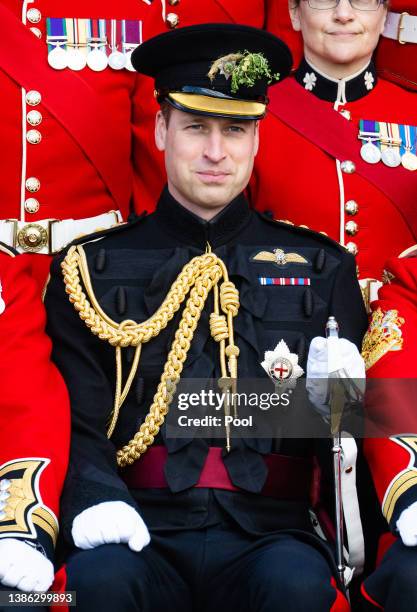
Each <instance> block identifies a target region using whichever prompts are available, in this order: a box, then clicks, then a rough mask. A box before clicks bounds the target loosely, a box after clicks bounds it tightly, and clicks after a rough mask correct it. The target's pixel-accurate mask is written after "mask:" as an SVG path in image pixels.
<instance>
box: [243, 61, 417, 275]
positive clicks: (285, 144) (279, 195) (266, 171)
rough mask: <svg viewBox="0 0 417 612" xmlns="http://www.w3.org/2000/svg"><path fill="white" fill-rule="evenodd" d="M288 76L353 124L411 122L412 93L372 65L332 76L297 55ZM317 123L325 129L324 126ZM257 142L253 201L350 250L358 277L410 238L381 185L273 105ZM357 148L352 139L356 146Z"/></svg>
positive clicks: (410, 176)
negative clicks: (289, 123)
mask: <svg viewBox="0 0 417 612" xmlns="http://www.w3.org/2000/svg"><path fill="white" fill-rule="evenodd" d="M295 78H296V80H297V82H296V83H295V84H294V87H297V83H298V86H299V87H302V88H305V89H307V90H309V91H307V92H306V96H310V95H311V96H315V97H316V103H318V104H320V106H321V108H322V109H323V110H325V111H326V112H327V111H328V112H329V113H332V112H333V107H334V108H337V109H338V111H342V112H343V113H344V114H345V116H346V117H350V121H351V122H352V124H354V125H355V126H358V124H359V120H360V119H369V120H378V121H388V122H395V123H404V124H409V125H413V126H415V125H417V104H416V102H417V98H415V97H414V94H411V93H409V92H406V91H404V90H402V89H401V88H399V87H396V86H395V85H392V84H391V83H388V82H386V81H383V80H381V79H380V80H378V79H377V75H376V72H375V69H374V68H373V66H372V64H371V65H370V66H368V67H367V68H366V69H365V70H364V71H363V72H362V73H361V74H358V75H356V77H355V78H352V79H350V80H346V81H339V82H337V81H334V80H331V79H328V78H326V77H325V76H323V75H321V74H320V73H319V72H318V71H317V70H316V69H314V68H313V67H310V66H309V65H308V64H307V63H306V62H303V63H302V64H301V65H300V68H299V69H298V70H297V72H296V76H295ZM284 85H286V84H285V83H283V85H282V86H284ZM280 87H281V86H280V84H278V85H276V86H275V87H273V88H272V89H271V90H270V97H271V105H272V107H273V108H276V109H278V111H279V101H280ZM345 96H346V98H345ZM317 100H319V102H317ZM345 100H346V101H345ZM338 119H339V121H340V117H338ZM321 127H322V130H323V134H325V133H326V125H321ZM357 129H358V132H359V127H358V128H357ZM334 139H337V135H336V136H335V137H334ZM260 142H261V144H260V151H259V154H258V156H257V158H256V161H255V171H254V175H253V179H252V182H251V200H252V202H253V203H254V205H255V206H257V205H258V203H260V202H262V204H263V206H264V208H266V209H268V208H269V210H271V211H272V212H273V213H274V216H275V217H276V218H279V219H286V220H290V221H292V222H293V223H295V224H298V225H300V224H305V225H308V226H309V227H310V228H311V229H314V230H317V231H324V232H326V233H327V234H328V235H329V236H331V237H332V238H334V239H335V240H338V241H340V242H341V243H342V244H345V245H346V246H348V248H349V250H350V251H351V252H353V253H356V252H357V262H358V265H359V275H360V277H361V278H376V279H379V278H380V277H381V275H382V271H383V265H384V261H385V260H386V257H387V255H388V256H390V255H396V254H399V253H400V252H401V251H403V250H404V249H405V248H407V247H408V246H410V245H411V244H413V243H414V242H415V240H414V238H413V234H412V231H411V228H410V227H409V224H408V221H407V220H406V219H405V218H404V216H403V215H402V214H401V212H400V210H399V209H398V207H397V206H396V205H395V204H394V202H393V201H391V199H390V198H389V197H387V195H386V194H385V193H384V192H383V191H382V190H381V189H378V188H377V187H376V186H375V185H374V184H372V183H371V182H369V181H367V180H366V179H365V178H364V177H362V176H360V175H359V173H358V172H356V171H355V167H352V165H351V164H346V161H348V160H346V159H343V158H342V159H340V160H338V159H336V158H335V157H332V156H330V155H329V154H328V153H327V152H325V151H324V150H323V148H322V147H321V146H319V145H317V144H315V143H313V142H312V141H310V140H307V138H305V137H304V136H303V135H302V133H299V132H296V131H295V130H294V129H292V128H291V127H289V126H287V125H286V124H284V123H283V121H281V120H280V119H278V117H277V115H276V114H275V112H274V111H271V110H270V111H269V114H268V116H267V117H266V119H265V120H264V121H263V123H262V125H261V139H260ZM355 143H356V139H355ZM360 147H361V141H360V140H358V141H357V151H358V153H359V150H360ZM342 162H345V163H342ZM363 164H365V162H363ZM379 166H380V167H381V171H382V172H385V173H387V174H388V175H389V176H390V177H392V181H394V182H395V181H396V177H397V176H399V175H400V174H401V176H403V177H404V176H405V179H403V180H410V181H416V176H415V173H413V172H409V171H406V170H405V169H404V168H402V167H400V168H386V167H385V166H383V164H382V162H380V163H379ZM381 245H383V248H380V246H381Z"/></svg>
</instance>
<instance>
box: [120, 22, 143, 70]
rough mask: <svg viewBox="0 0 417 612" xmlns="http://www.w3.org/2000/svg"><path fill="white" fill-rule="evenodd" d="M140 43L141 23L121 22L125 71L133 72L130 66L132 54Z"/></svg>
mask: <svg viewBox="0 0 417 612" xmlns="http://www.w3.org/2000/svg"><path fill="white" fill-rule="evenodd" d="M141 43H142V22H141V21H128V20H123V21H122V46H123V51H124V54H125V59H126V66H125V68H126V69H127V70H130V72H135V69H134V68H133V66H132V60H131V57H132V53H133V51H134V50H135V49H136V47H138V46H139V45H140V44H141Z"/></svg>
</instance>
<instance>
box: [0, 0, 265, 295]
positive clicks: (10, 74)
mask: <svg viewBox="0 0 417 612" xmlns="http://www.w3.org/2000/svg"><path fill="white" fill-rule="evenodd" d="M30 11H31V12H30ZM48 17H55V18H58V17H62V18H76V19H89V18H96V19H97V18H101V19H116V20H123V19H127V20H141V22H142V39H143V40H145V39H147V38H150V37H152V36H154V35H156V34H158V33H160V32H164V31H167V30H169V29H170V27H171V26H172V25H174V24H175V21H176V19H178V20H179V26H184V25H190V24H193V23H197V22H208V21H224V22H232V21H235V22H238V23H247V24H249V25H254V26H259V27H262V26H263V24H264V0H254V1H253V2H251V3H246V2H238V1H237V0H205V2H203V3H196V2H194V1H193V0H180V2H179V3H178V4H176V5H173V4H172V3H170V2H169V0H163V1H161V0H155V1H154V2H153V3H148V2H146V1H145V0H122V1H121V2H110V1H108V0H104V1H102V0H100V1H99V0H91V1H90V2H83V1H82V0H74V2H71V3H69V4H65V3H57V2H54V1H53V0H33V2H27V1H24V2H17V0H3V1H2V2H1V4H0V68H1V70H0V90H1V92H2V114H1V119H0V125H1V133H2V146H3V151H5V152H7V155H4V156H3V158H2V165H1V173H2V177H3V178H2V185H3V188H2V204H1V206H2V210H1V213H0V219H19V220H21V221H26V222H37V221H39V220H43V219H71V218H74V219H82V218H86V217H93V216H96V215H99V214H101V213H105V212H107V211H109V210H112V209H119V210H120V211H121V212H122V215H123V217H124V218H126V216H127V215H128V212H129V207H130V205H131V203H132V196H134V207H135V209H136V210H137V211H142V210H144V209H146V208H148V209H150V208H152V207H153V205H154V202H155V200H156V198H157V197H158V196H159V193H160V191H161V187H162V186H163V184H164V183H165V171H164V168H163V160H162V156H161V155H160V154H159V153H158V152H157V151H156V148H155V146H154V144H153V124H154V113H155V111H156V110H157V107H156V105H155V103H153V91H152V90H153V86H152V85H151V84H150V82H148V83H147V85H146V86H145V85H143V82H142V81H141V80H140V77H138V75H137V74H136V73H134V72H129V71H128V70H126V69H123V70H113V69H112V68H110V67H107V68H105V70H103V71H102V72H94V71H92V70H91V69H90V68H88V67H86V68H84V69H82V70H80V71H78V72H74V71H72V70H70V69H68V68H66V69H64V70H54V69H53V68H51V67H50V66H49V64H48V62H47V56H48V48H47V43H46V36H47V33H46V27H47V18H48ZM38 37H39V38H38ZM29 91H32V92H33V91H35V92H38V93H39V94H40V101H38V102H36V100H35V102H36V103H35V105H34V106H31V105H30V103H28V102H27V100H26V98H25V96H26V94H27V93H28V92H29ZM32 104H33V101H32ZM30 111H36V113H40V115H37V114H36V113H35V118H36V119H35V120H36V121H39V123H37V124H36V125H31V124H30V123H29V121H28V113H29V112H30ZM33 114H34V113H33V112H32V115H31V117H32V116H33ZM30 130H37V131H38V132H39V133H40V135H41V141H40V142H39V143H38V144H32V143H30V142H28V141H27V139H26V137H27V134H28V132H29V131H30ZM29 178H30V179H37V181H38V186H37V188H36V190H35V191H29V190H28V189H27V185H26V180H27V179H29ZM33 183H35V186H36V181H32V184H33ZM29 199H30V202H27V200H29ZM33 200H36V202H35V203H34V202H33ZM32 263H33V268H34V270H35V269H36V270H35V274H36V275H37V277H38V278H39V280H40V282H41V283H42V282H43V281H44V280H45V278H46V275H47V269H48V267H49V257H48V256H46V255H35V256H34V257H33V262H32Z"/></svg>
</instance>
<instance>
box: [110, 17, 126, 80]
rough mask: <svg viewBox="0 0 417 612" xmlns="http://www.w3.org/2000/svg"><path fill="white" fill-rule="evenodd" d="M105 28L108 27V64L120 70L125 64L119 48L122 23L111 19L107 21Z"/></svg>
mask: <svg viewBox="0 0 417 612" xmlns="http://www.w3.org/2000/svg"><path fill="white" fill-rule="evenodd" d="M107 28H108V29H110V55H109V66H110V68H113V70H122V69H123V68H124V67H125V65H126V58H125V56H124V55H123V53H122V52H121V51H119V48H123V47H122V45H123V40H122V23H121V21H116V19H111V20H109V21H108V22H107Z"/></svg>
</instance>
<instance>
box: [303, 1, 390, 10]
mask: <svg viewBox="0 0 417 612" xmlns="http://www.w3.org/2000/svg"><path fill="white" fill-rule="evenodd" d="M305 2H308V6H309V7H310V8H312V9H317V10H319V11H328V10H330V9H334V8H336V7H337V6H338V5H339V2H340V0H305ZM349 2H350V6H351V7H352V8H353V9H356V10H358V11H377V10H378V9H379V7H380V6H381V4H384V2H385V0H349Z"/></svg>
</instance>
